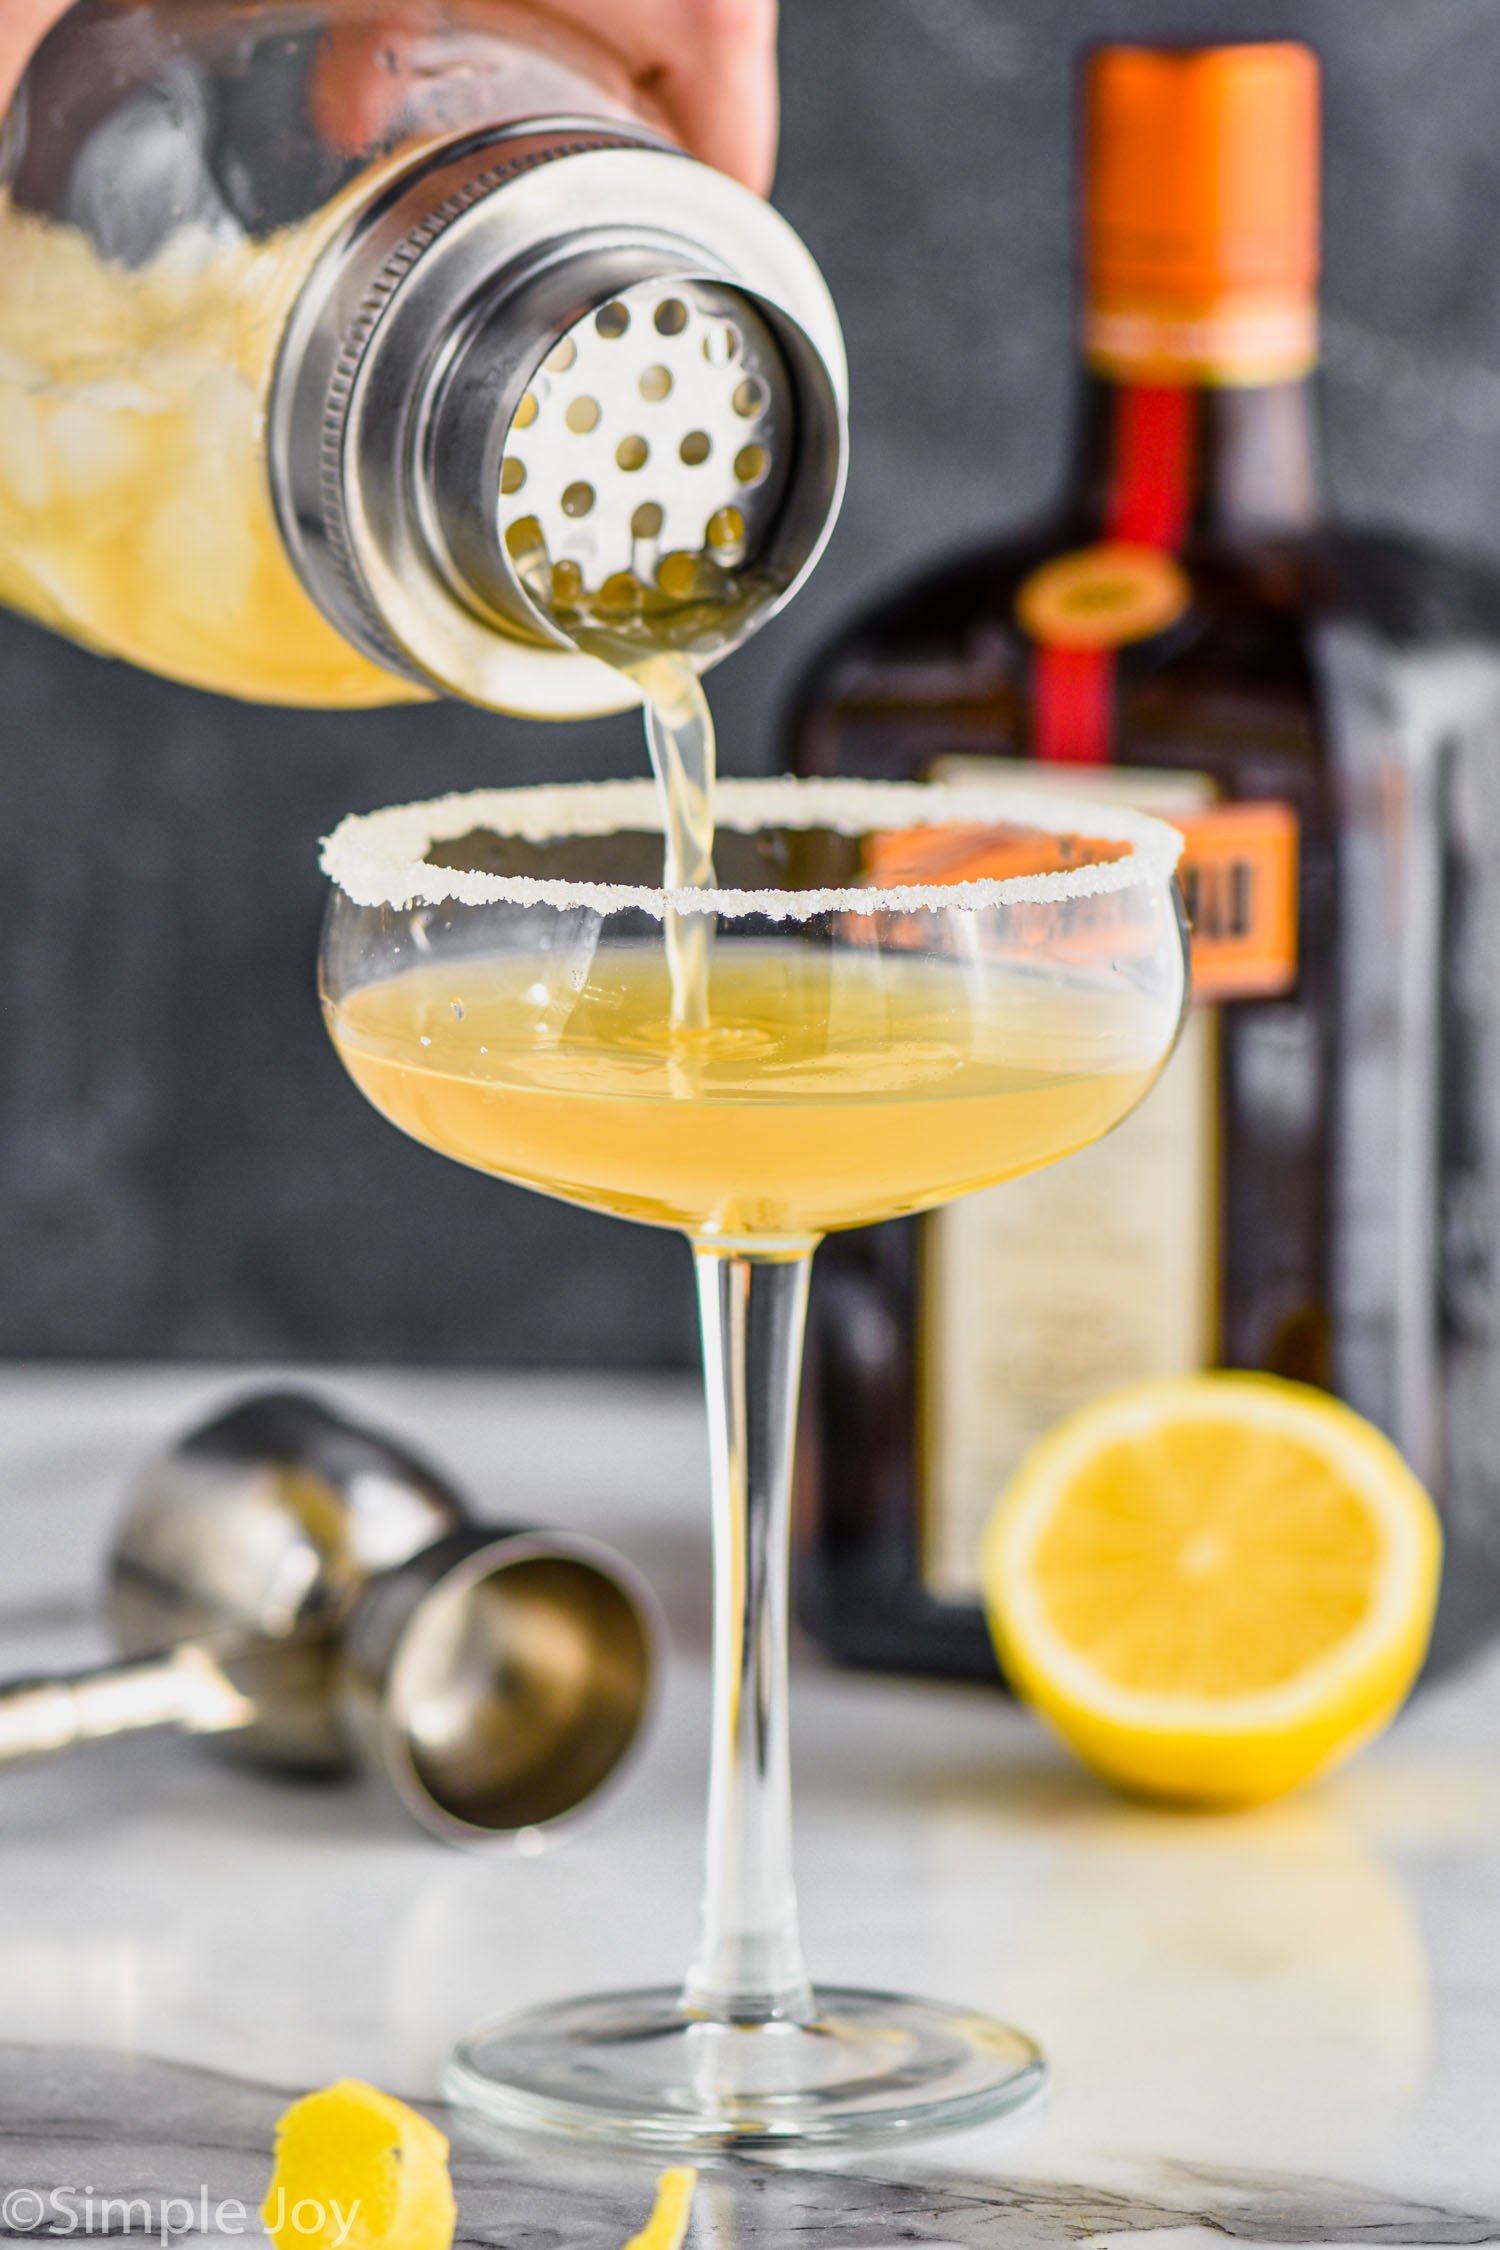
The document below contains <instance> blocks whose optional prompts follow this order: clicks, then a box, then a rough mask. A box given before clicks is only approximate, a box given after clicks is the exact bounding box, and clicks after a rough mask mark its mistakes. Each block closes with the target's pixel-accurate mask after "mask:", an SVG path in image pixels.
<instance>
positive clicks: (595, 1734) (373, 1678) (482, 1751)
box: [0, 1392, 652, 1845]
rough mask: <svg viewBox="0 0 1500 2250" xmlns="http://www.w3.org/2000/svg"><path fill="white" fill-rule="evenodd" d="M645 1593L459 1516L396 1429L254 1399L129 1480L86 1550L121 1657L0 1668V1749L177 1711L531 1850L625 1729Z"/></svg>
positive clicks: (317, 1406)
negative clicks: (55, 1668) (112, 1525)
mask: <svg viewBox="0 0 1500 2250" xmlns="http://www.w3.org/2000/svg"><path fill="white" fill-rule="evenodd" d="M649 1608H650V1598H649V1596H648V1595H647V1594H646V1592H645V1589H644V1588H643V1587H642V1586H641V1584H640V1583H639V1581H638V1580H637V1579H636V1578H635V1576H634V1574H633V1573H632V1572H630V1571H629V1570H628V1569H627V1567H626V1566H625V1565H624V1564H623V1563H622V1562H621V1561H620V1560H619V1558H618V1557H617V1556H614V1555H611V1554H609V1553H607V1552H606V1551H605V1550H604V1549H602V1548H598V1547H595V1546H594V1545H592V1543H591V1542H589V1541H587V1540H583V1539H577V1538H574V1537H572V1536H571V1535H566V1534H565V1535H559V1534H556V1533H553V1532H550V1531H549V1532H536V1531H527V1530H510V1529H500V1528H496V1527H492V1526H479V1525H476V1524H473V1523H471V1522H470V1521H469V1520H468V1517H467V1514H466V1511H465V1509H464V1507H463V1505H462V1503H461V1502H460V1500H459V1499H458V1498H457V1496H456V1494H455V1493H454V1492H453V1491H452V1490H451V1489H450V1487H449V1486H448V1485H447V1484H446V1483H445V1482H444V1481H443V1480H442V1479H441V1478H440V1477H439V1476H437V1475H436V1474H435V1473H434V1472H433V1471H432V1470H431V1469H429V1468H427V1467H426V1466H425V1465H424V1464H423V1463H422V1462H420V1461H419V1460H418V1459H417V1458H416V1457H415V1456H414V1455H412V1454H410V1453H408V1452H407V1451H406V1449H405V1448H404V1447H403V1446H401V1445H400V1444H398V1443H396V1442H394V1441H392V1440H391V1439H389V1438H386V1437H384V1436H377V1435H376V1434H374V1433H373V1432H371V1431H368V1430H364V1429H361V1428H359V1427H358V1426H357V1425H356V1424H354V1423H352V1422H348V1421H346V1420H345V1419H344V1418H343V1417H342V1416H341V1415H339V1414H337V1413H335V1412H333V1411H332V1409H331V1408H329V1407H327V1406H325V1405H323V1404H322V1403H321V1402H320V1401H318V1400H316V1399H314V1398H310V1397H306V1396H303V1395H301V1394H299V1393H296V1392H269V1393H259V1394H257V1395H255V1396H253V1397H251V1398H248V1399H246V1400H244V1401H243V1402H242V1403H241V1404H239V1405H238V1406H235V1407H233V1408H231V1409H230V1411H229V1412H228V1413H226V1414H222V1415H220V1416H218V1417H217V1418H216V1419H215V1420H213V1421H211V1422H208V1423H205V1424H204V1425H203V1426H202V1427H201V1428H199V1429H197V1430H195V1431H193V1432H192V1433H191V1434H190V1435H189V1436H188V1437H187V1438H186V1439H184V1440H183V1442H182V1443H181V1444H180V1445H178V1446H176V1447H174V1448H173V1449H172V1450H171V1451H169V1452H167V1453H165V1454H163V1455H161V1456H160V1457H159V1458H158V1459H156V1460H154V1461H152V1462H151V1463H150V1464H149V1466H148V1467H147V1468H146V1469H145V1470H144V1472H143V1473H142V1474H141V1476H140V1477H139V1478H138V1480H137V1482H136V1485H135V1487H134V1489H133V1491H132V1493H131V1496H130V1499H129V1501H128V1504H127V1506H126V1510H125V1514H124V1517H123V1519H122V1521H121V1524H120V1527H119V1530H118V1533H117V1535H116V1538H115V1542H114V1546H113V1549H112V1551H111V1555H110V1565H109V1586H108V1599H107V1609H108V1615H109V1618H110V1623H111V1627H112V1630H113V1634H114V1638H115V1641H116V1644H117V1646H118V1648H119V1650H120V1653H121V1658H122V1661H120V1662H119V1663H115V1664H110V1665H105V1666H102V1667H99V1668H97V1669H94V1670H90V1671H84V1672H75V1673H71V1674H67V1675H62V1676H58V1677H55V1678H45V1679H27V1680H16V1681H12V1682H10V1683H9V1684H8V1685H4V1686H0V1762H8V1761H14V1760H21V1759H27V1758H35V1757H48V1756H51V1755H53V1754H54V1753H56V1752H58V1751H61V1750H65V1749H71V1748H72V1747H74V1746H75V1745H77V1744H81V1743H85V1742H98V1741H104V1740H108V1739H109V1738H111V1737H113V1736H116V1735H120V1734H126V1733H133V1732H136V1731H139V1730H141V1729H143V1728H151V1727H176V1728H178V1729H180V1730H182V1731H183V1732H185V1733H188V1734H200V1735H205V1736H209V1737H212V1738H214V1739H215V1740H217V1741H219V1742H222V1743H223V1744H224V1746H225V1747H226V1748H232V1749H234V1750H235V1751H237V1752H238V1753H240V1754H241V1755H243V1756H245V1757H248V1758H250V1759H252V1760H254V1761H255V1762H257V1763H259V1764H263V1765H268V1766H274V1767H280V1768H283V1769H294V1770H300V1771H302V1772H308V1773H323V1774H332V1773H339V1772H342V1771H346V1770H348V1769H349V1768H350V1767H351V1766H352V1765H354V1764H356V1763H358V1764H362V1765H364V1766H366V1767H368V1768H370V1769H371V1770H373V1771H374V1772H375V1773H377V1774H378V1775H380V1776H381V1777H382V1778H383V1779H384V1781H385V1782H386V1783H387V1784H388V1786H389V1787H390V1788H391V1789H392V1790H393V1791H394V1793H395V1795H396V1797H397V1798H398V1799H399V1801H400V1802H401V1804H402V1805H403V1806H404V1807H405V1809H406V1810H407V1811H408V1812H409V1813H410V1814H411V1815H412V1816H413V1818H414V1819H416V1820H417V1821H419V1822H420V1823H421V1825H422V1826H423V1827H425V1828H427V1829H429V1830H430V1831H431V1832H432V1833H433V1834H435V1835H438V1836H441V1837H444V1838H446V1839H447V1840H449V1841H451V1842H460V1843H470V1844H490V1845H494V1844H496V1843H515V1842H517V1841H518V1840H520V1841H522V1842H523V1843H525V1842H530V1841H532V1840H534V1839H535V1837H536V1835H537V1832H538V1831H539V1830H542V1829H544V1828H547V1827H549V1826H550V1825H551V1824H553V1823H555V1822H558V1821H560V1820H562V1819H563V1818H564V1817H565V1816H566V1815H567V1814H569V1813H571V1812H573V1811H574V1810H575V1808H576V1807H578V1806H579V1805H581V1804H582V1803H583V1802H584V1800H585V1799H586V1798H588V1797H590V1796H592V1795H593V1794H594V1792H595V1791H596V1790H598V1789H599V1788H600V1787H601V1786H602V1785H603V1783H604V1782H605V1781H606V1780H608V1779H610V1778H611V1777H612V1776H614V1775H615V1774H616V1773H617V1772H618V1771H619V1769H620V1767H621V1765H622V1763H623V1762H624V1760H625V1758H626V1754H627V1752H628V1751H629V1750H630V1749H631V1747H632V1745H633V1744H634V1742H635V1741H636V1739H637V1737H638V1735H639V1732H640V1728H641V1723H642V1720H643V1719H644V1717H645V1713H646V1709H647V1705H648V1702H649V1700H650V1689H651V1671H652V1662H651V1634H650V1631H649V1628H648V1625H647V1623H646V1618H647V1613H648V1611H649Z"/></svg>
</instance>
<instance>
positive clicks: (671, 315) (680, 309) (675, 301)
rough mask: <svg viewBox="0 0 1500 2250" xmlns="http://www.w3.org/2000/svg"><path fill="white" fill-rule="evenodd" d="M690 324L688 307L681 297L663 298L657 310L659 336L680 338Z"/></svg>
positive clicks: (657, 331)
mask: <svg viewBox="0 0 1500 2250" xmlns="http://www.w3.org/2000/svg"><path fill="white" fill-rule="evenodd" d="M687 322H688V316H687V306H686V305H685V304H684V303H683V302H682V299H681V298H680V297H663V299H662V301H661V303H660V304H659V305H658V306H657V308H656V333H657V335H658V336H680V335H681V334H682V331H683V330H684V328H686V326H687Z"/></svg>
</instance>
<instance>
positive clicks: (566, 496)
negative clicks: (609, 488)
mask: <svg viewBox="0 0 1500 2250" xmlns="http://www.w3.org/2000/svg"><path fill="white" fill-rule="evenodd" d="M593 505H594V488H593V486H592V485H591V484H585V483H583V481H582V480H581V479H580V481H579V482H578V483H577V484H570V485H568V486H567V487H566V488H565V490H564V492H563V496H562V510H563V514H564V515H565V516H586V515H587V514H588V512H589V510H590V509H591V508H592V507H593Z"/></svg>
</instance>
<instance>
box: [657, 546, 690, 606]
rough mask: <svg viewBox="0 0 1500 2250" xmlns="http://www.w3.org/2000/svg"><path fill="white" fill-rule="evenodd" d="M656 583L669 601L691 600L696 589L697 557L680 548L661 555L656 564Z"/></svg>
mask: <svg viewBox="0 0 1500 2250" xmlns="http://www.w3.org/2000/svg"><path fill="white" fill-rule="evenodd" d="M656 583H657V585H658V586H659V587H660V588H661V590H662V592H663V593H664V594H665V595H666V596H667V598H668V600H669V601H674V602H686V601H691V600H692V598H693V596H694V595H695V594H696V593H697V591H698V557H697V556H696V555H690V554H687V553H686V552H684V551H682V550H679V551H678V552H677V553H675V554H671V555H663V556H662V559H661V561H660V562H659V563H658V564H657V566H656Z"/></svg>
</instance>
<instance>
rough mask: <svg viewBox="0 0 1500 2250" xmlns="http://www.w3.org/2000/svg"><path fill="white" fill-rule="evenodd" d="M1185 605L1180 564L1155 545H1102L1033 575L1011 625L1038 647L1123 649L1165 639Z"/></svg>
mask: <svg viewBox="0 0 1500 2250" xmlns="http://www.w3.org/2000/svg"><path fill="white" fill-rule="evenodd" d="M1191 599H1192V594H1191V589H1190V588H1189V585H1188V581H1187V576H1186V573H1185V572H1184V571H1183V569H1182V566H1181V565H1180V564H1179V563H1177V562H1174V561H1173V559H1172V557H1171V556H1170V555H1168V554H1164V553H1163V552H1162V550H1161V549H1160V548H1159V547H1145V546H1140V545H1137V544H1136V543H1134V542H1132V541H1129V540H1123V539H1108V540H1102V541H1101V542H1100V543H1099V544H1098V545H1097V546H1094V547H1078V548H1075V549H1074V551H1073V552H1072V553H1071V554H1067V555H1056V556H1054V557H1053V559H1052V561H1051V562H1046V563H1043V564H1042V566H1041V568H1040V569H1039V570H1034V571H1032V573H1031V575H1030V576H1029V577H1028V578H1026V579H1025V580H1024V581H1023V582H1022V584H1021V586H1020V588H1019V590H1018V592H1017V594H1016V622H1017V624H1018V625H1019V626H1020V628H1021V630H1022V632H1023V633H1026V634H1028V635H1029V636H1030V638H1031V639H1032V640H1034V641H1037V642H1039V643H1040V644H1041V645H1042V646H1043V647H1044V648H1066V649H1110V648H1125V647H1126V646H1128V644H1129V643H1130V642H1131V641H1146V640H1150V639H1151V637H1152V636H1153V634H1156V633H1164V632H1165V631H1166V629H1167V627H1168V626H1169V625H1173V624H1175V623H1176V621H1177V619H1178V618H1179V617H1180V616H1181V615H1182V613H1183V611H1184V610H1185V609H1186V608H1187V606H1188V603H1189V601H1190V600H1191Z"/></svg>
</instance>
